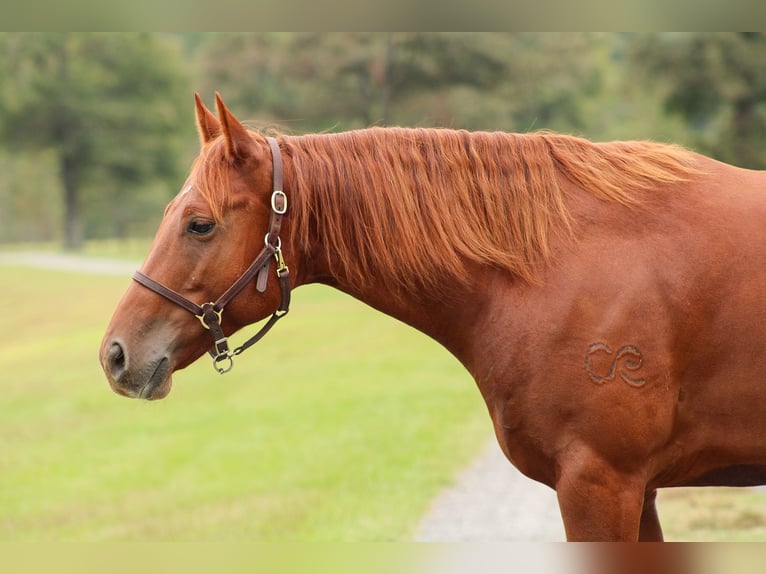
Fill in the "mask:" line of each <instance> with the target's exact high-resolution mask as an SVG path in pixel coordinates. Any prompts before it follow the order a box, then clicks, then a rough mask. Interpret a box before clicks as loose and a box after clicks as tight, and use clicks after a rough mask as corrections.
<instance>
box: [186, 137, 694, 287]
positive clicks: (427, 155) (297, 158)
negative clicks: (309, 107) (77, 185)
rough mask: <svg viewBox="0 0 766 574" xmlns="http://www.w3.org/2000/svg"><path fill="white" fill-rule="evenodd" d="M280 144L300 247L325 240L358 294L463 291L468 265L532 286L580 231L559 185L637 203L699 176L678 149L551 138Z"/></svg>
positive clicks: (299, 140) (291, 140)
mask: <svg viewBox="0 0 766 574" xmlns="http://www.w3.org/2000/svg"><path fill="white" fill-rule="evenodd" d="M280 143H281V145H282V147H283V153H285V154H287V155H288V156H289V158H290V160H291V161H290V162H289V164H290V165H291V166H292V167H291V169H292V171H291V173H290V174H289V175H288V177H287V180H288V181H289V182H290V186H291V187H289V188H287V189H286V190H285V191H286V193H287V194H288V196H290V217H291V218H292V220H293V223H292V225H293V229H295V230H296V233H297V234H298V235H297V238H298V241H299V244H300V245H301V246H302V248H303V249H304V250H306V251H308V250H310V249H311V248H312V247H313V246H314V245H316V242H317V241H318V242H319V244H320V245H322V246H323V248H324V250H325V251H326V255H327V259H328V261H331V262H333V263H334V264H335V265H336V266H337V268H336V269H335V271H336V272H339V273H342V274H343V275H344V276H346V277H347V278H348V279H349V280H350V281H351V282H352V284H355V285H357V286H360V287H363V286H364V285H367V284H370V283H373V282H374V283H380V284H384V285H386V286H387V287H388V288H390V289H392V290H395V291H399V292H405V291H409V292H411V291H412V290H414V289H417V288H422V287H428V288H432V289H437V290H438V289H439V285H440V284H441V283H442V282H444V281H466V280H468V279H469V278H468V277H467V272H466V262H469V261H473V262H477V263H481V264H486V265H491V266H495V267H498V268H503V269H506V270H507V271H509V272H510V273H512V274H514V275H515V276H518V277H521V278H523V279H524V280H527V281H534V280H535V274H536V269H539V266H540V264H542V263H545V262H546V261H547V260H548V259H549V258H550V239H551V237H552V235H553V234H555V233H569V232H570V229H571V227H570V216H569V213H568V210H567V207H566V201H565V199H566V198H565V193H564V191H563V190H562V188H561V186H560V183H559V177H561V176H563V177H565V178H567V179H568V180H570V181H571V182H573V183H574V184H576V185H577V186H579V187H580V188H582V189H584V190H588V191H590V192H591V193H593V194H595V195H596V196H598V197H600V198H603V199H605V200H611V201H616V202H621V203H625V204H631V203H634V202H636V201H637V196H636V192H637V191H640V190H642V189H651V188H654V187H657V185H658V184H659V183H672V182H678V181H682V180H685V179H687V178H688V177H689V175H690V174H691V173H692V172H693V169H692V168H691V167H690V164H691V155H690V153H689V152H687V151H685V150H682V149H680V148H677V147H673V146H666V145H661V144H655V143H650V142H613V143H609V144H594V143H591V142H589V141H587V140H584V139H579V138H575V137H572V136H564V135H558V134H553V133H533V134H507V133H500V132H497V133H484V132H476V133H473V132H466V131H452V130H438V129H403V128H372V129H367V130H359V131H352V132H346V133H340V134H325V135H306V136H294V137H283V138H281V142H280ZM201 159H202V158H201ZM202 163H205V162H204V161H203V162H202ZM204 171H205V172H207V173H206V174H205V176H206V177H210V174H213V173H222V172H225V170H218V171H217V172H216V170H204ZM200 175H201V174H200ZM222 177H225V176H224V175H219V176H218V178H219V181H217V182H211V181H206V182H205V183H211V184H214V186H212V187H211V186H205V187H209V188H210V189H211V191H209V193H208V197H209V199H210V200H211V203H215V201H216V200H215V198H214V194H215V193H220V190H221V189H225V188H226V186H227V182H225V181H222V180H221V179H220V178H222ZM216 188H217V190H218V191H217V192H216V191H215V189H216ZM218 201H219V202H220V196H219V198H218ZM219 209H220V208H219ZM312 222H313V225H312ZM287 256H288V257H289V255H287Z"/></svg>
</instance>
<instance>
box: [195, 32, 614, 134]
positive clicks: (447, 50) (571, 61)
mask: <svg viewBox="0 0 766 574" xmlns="http://www.w3.org/2000/svg"><path fill="white" fill-rule="evenodd" d="M592 40H593V38H592V37H590V36H588V35H584V34H579V33H578V34H500V33H491V34H490V33H486V34H477V33H353V34H340V33H339V34H323V33H289V34H288V33H286V34H262V33H255V34H235V35H215V36H211V37H209V38H208V42H207V44H206V45H205V46H204V47H203V56H202V62H203V69H204V70H205V71H204V73H203V82H204V83H205V90H204V91H205V92H207V93H212V91H213V90H219V91H221V92H222V93H223V95H224V97H225V98H226V100H227V101H228V102H230V103H232V104H233V105H234V106H235V107H236V108H237V109H240V110H246V113H250V114H256V115H257V116H258V117H259V118H268V119H269V120H278V121H280V122H282V123H285V122H295V123H296V124H297V126H298V127H300V128H301V129H302V130H307V131H316V130H326V129H332V130H334V129H352V128H358V127H366V126H369V125H372V124H382V125H391V124H410V125H412V124H417V125H441V126H456V127H464V128H469V129H506V130H513V129H529V128H530V127H532V126H536V127H548V128H561V129H571V128H573V127H575V128H576V127H577V126H578V125H583V124H584V120H583V117H582V109H581V105H580V103H581V101H582V100H583V99H584V98H587V97H590V96H591V95H593V94H594V93H595V92H596V91H598V89H599V86H600V84H599V74H600V67H599V66H598V65H597V64H598V63H599V61H598V60H596V59H594V58H592V57H591V56H592V52H593V49H594V46H595V44H594V42H593V41H592ZM541 86H544V88H541Z"/></svg>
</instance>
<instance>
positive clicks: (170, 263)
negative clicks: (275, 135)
mask: <svg viewBox="0 0 766 574" xmlns="http://www.w3.org/2000/svg"><path fill="white" fill-rule="evenodd" d="M216 108H217V113H218V117H217V118H216V117H215V116H214V115H213V114H212V113H211V112H210V111H209V110H208V109H207V108H206V107H205V105H204V104H203V103H202V100H201V99H200V97H199V95H196V111H197V128H198V131H199V135H200V141H201V151H200V155H199V157H198V158H197V159H196V161H195V162H194V164H193V167H192V169H191V173H190V175H189V178H188V179H187V180H186V183H185V184H184V186H183V188H182V189H181V191H180V192H179V193H178V195H176V197H175V198H174V199H173V200H172V201H171V202H170V203H169V204H168V206H167V208H166V210H165V215H164V217H163V219H162V222H161V224H160V227H159V230H158V231H157V234H156V236H155V239H154V242H153V244H152V247H151V249H150V251H149V254H148V255H147V257H146V260H145V261H144V263H143V265H142V267H141V270H140V271H139V272H137V273H136V275H135V276H134V279H135V281H134V282H133V283H132V284H131V285H130V286H129V288H128V290H127V291H126V293H125V295H124V296H123V298H122V300H121V301H120V303H119V305H118V306H117V309H116V310H115V312H114V315H113V317H112V320H111V322H110V324H109V327H108V328H107V331H106V334H105V336H104V339H103V341H102V343H101V348H100V360H101V365H102V366H103V368H104V371H105V373H106V376H107V379H108V380H109V384H110V385H111V387H112V389H113V390H114V391H115V392H117V393H119V394H121V395H125V396H128V397H134V398H144V399H160V398H163V397H165V396H166V395H167V394H168V393H169V392H170V389H171V384H172V382H171V381H172V379H171V375H172V373H173V372H174V371H176V370H178V369H182V368H184V367H186V366H187V365H189V364H190V363H192V362H193V361H195V360H196V359H197V358H199V357H200V356H201V355H203V354H204V353H205V352H206V351H209V350H210V349H211V345H212V347H213V350H212V351H211V354H212V355H213V356H214V359H215V361H216V362H215V365H216V368H217V370H219V372H225V371H226V370H228V368H229V367H230V365H231V361H232V357H233V355H235V354H237V353H238V351H241V348H240V349H235V351H234V352H233V353H232V352H231V351H230V350H229V349H228V345H227V343H226V338H227V337H228V336H229V335H230V334H231V333H233V332H235V331H236V330H238V329H240V328H241V327H243V326H244V325H247V324H250V323H253V322H255V321H258V320H260V319H263V318H265V317H267V316H268V315H269V314H270V313H274V315H273V316H272V321H270V324H271V323H272V322H273V321H274V318H279V317H280V316H281V314H280V313H285V312H286V306H287V302H289V287H290V285H289V282H290V279H289V274H288V273H287V267H286V266H285V264H284V259H283V257H282V252H281V247H282V245H281V243H282V239H281V237H280V236H279V231H280V227H281V219H282V214H284V213H285V211H286V209H287V198H286V196H285V194H284V193H283V192H282V191H281V183H280V184H279V187H280V189H279V190H277V189H276V187H277V181H278V180H281V177H282V176H281V157H280V155H281V154H280V152H279V148H278V146H277V144H276V142H275V141H273V140H272V142H267V141H266V138H263V137H261V136H259V135H257V134H255V133H253V132H250V131H248V130H247V129H246V128H245V127H244V126H243V125H242V123H241V122H240V121H239V120H237V118H235V117H234V115H233V114H232V113H231V112H230V111H229V110H228V108H227V107H226V105H225V104H224V103H223V101H222V99H221V97H220V96H219V95H218V94H216ZM270 146H271V150H270ZM274 260H276V263H275V261H274ZM272 264H273V265H272ZM274 269H276V271H277V275H278V277H279V279H277V278H275V277H274V275H273V273H274ZM256 277H257V281H256V280H255V279H256ZM286 294H287V295H286ZM286 297H287V301H286ZM280 301H281V302H280ZM206 302H209V303H206ZM224 307H225V315H223V311H224ZM275 309H278V310H279V311H278V312H275V311H274V310H275ZM270 324H269V326H270ZM211 334H212V336H213V338H212V341H211ZM220 364H223V365H224V366H223V367H221V366H219V365H220Z"/></svg>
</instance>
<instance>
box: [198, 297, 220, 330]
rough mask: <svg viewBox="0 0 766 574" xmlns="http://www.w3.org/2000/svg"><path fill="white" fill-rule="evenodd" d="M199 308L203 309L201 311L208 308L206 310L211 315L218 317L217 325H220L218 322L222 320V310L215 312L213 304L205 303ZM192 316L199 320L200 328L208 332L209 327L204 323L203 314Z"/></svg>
mask: <svg viewBox="0 0 766 574" xmlns="http://www.w3.org/2000/svg"><path fill="white" fill-rule="evenodd" d="M200 307H202V309H203V310H205V308H208V309H210V310H211V311H213V313H215V314H216V315H218V323H220V322H221V321H222V320H223V317H222V315H223V309H221V310H219V311H216V310H215V303H205V304H204V305H200ZM194 316H195V317H196V318H197V319H199V322H200V323H202V326H203V327H204V328H205V329H207V330H208V331H209V330H210V325H208V324H207V323H206V322H205V313H202V314H201V315H194Z"/></svg>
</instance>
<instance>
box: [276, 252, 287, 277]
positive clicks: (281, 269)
mask: <svg viewBox="0 0 766 574" xmlns="http://www.w3.org/2000/svg"><path fill="white" fill-rule="evenodd" d="M274 257H276V259H277V277H282V274H283V273H289V272H290V269H289V268H288V267H287V265H285V258H284V257H282V250H281V249H277V250H276V251H275V252H274Z"/></svg>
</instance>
